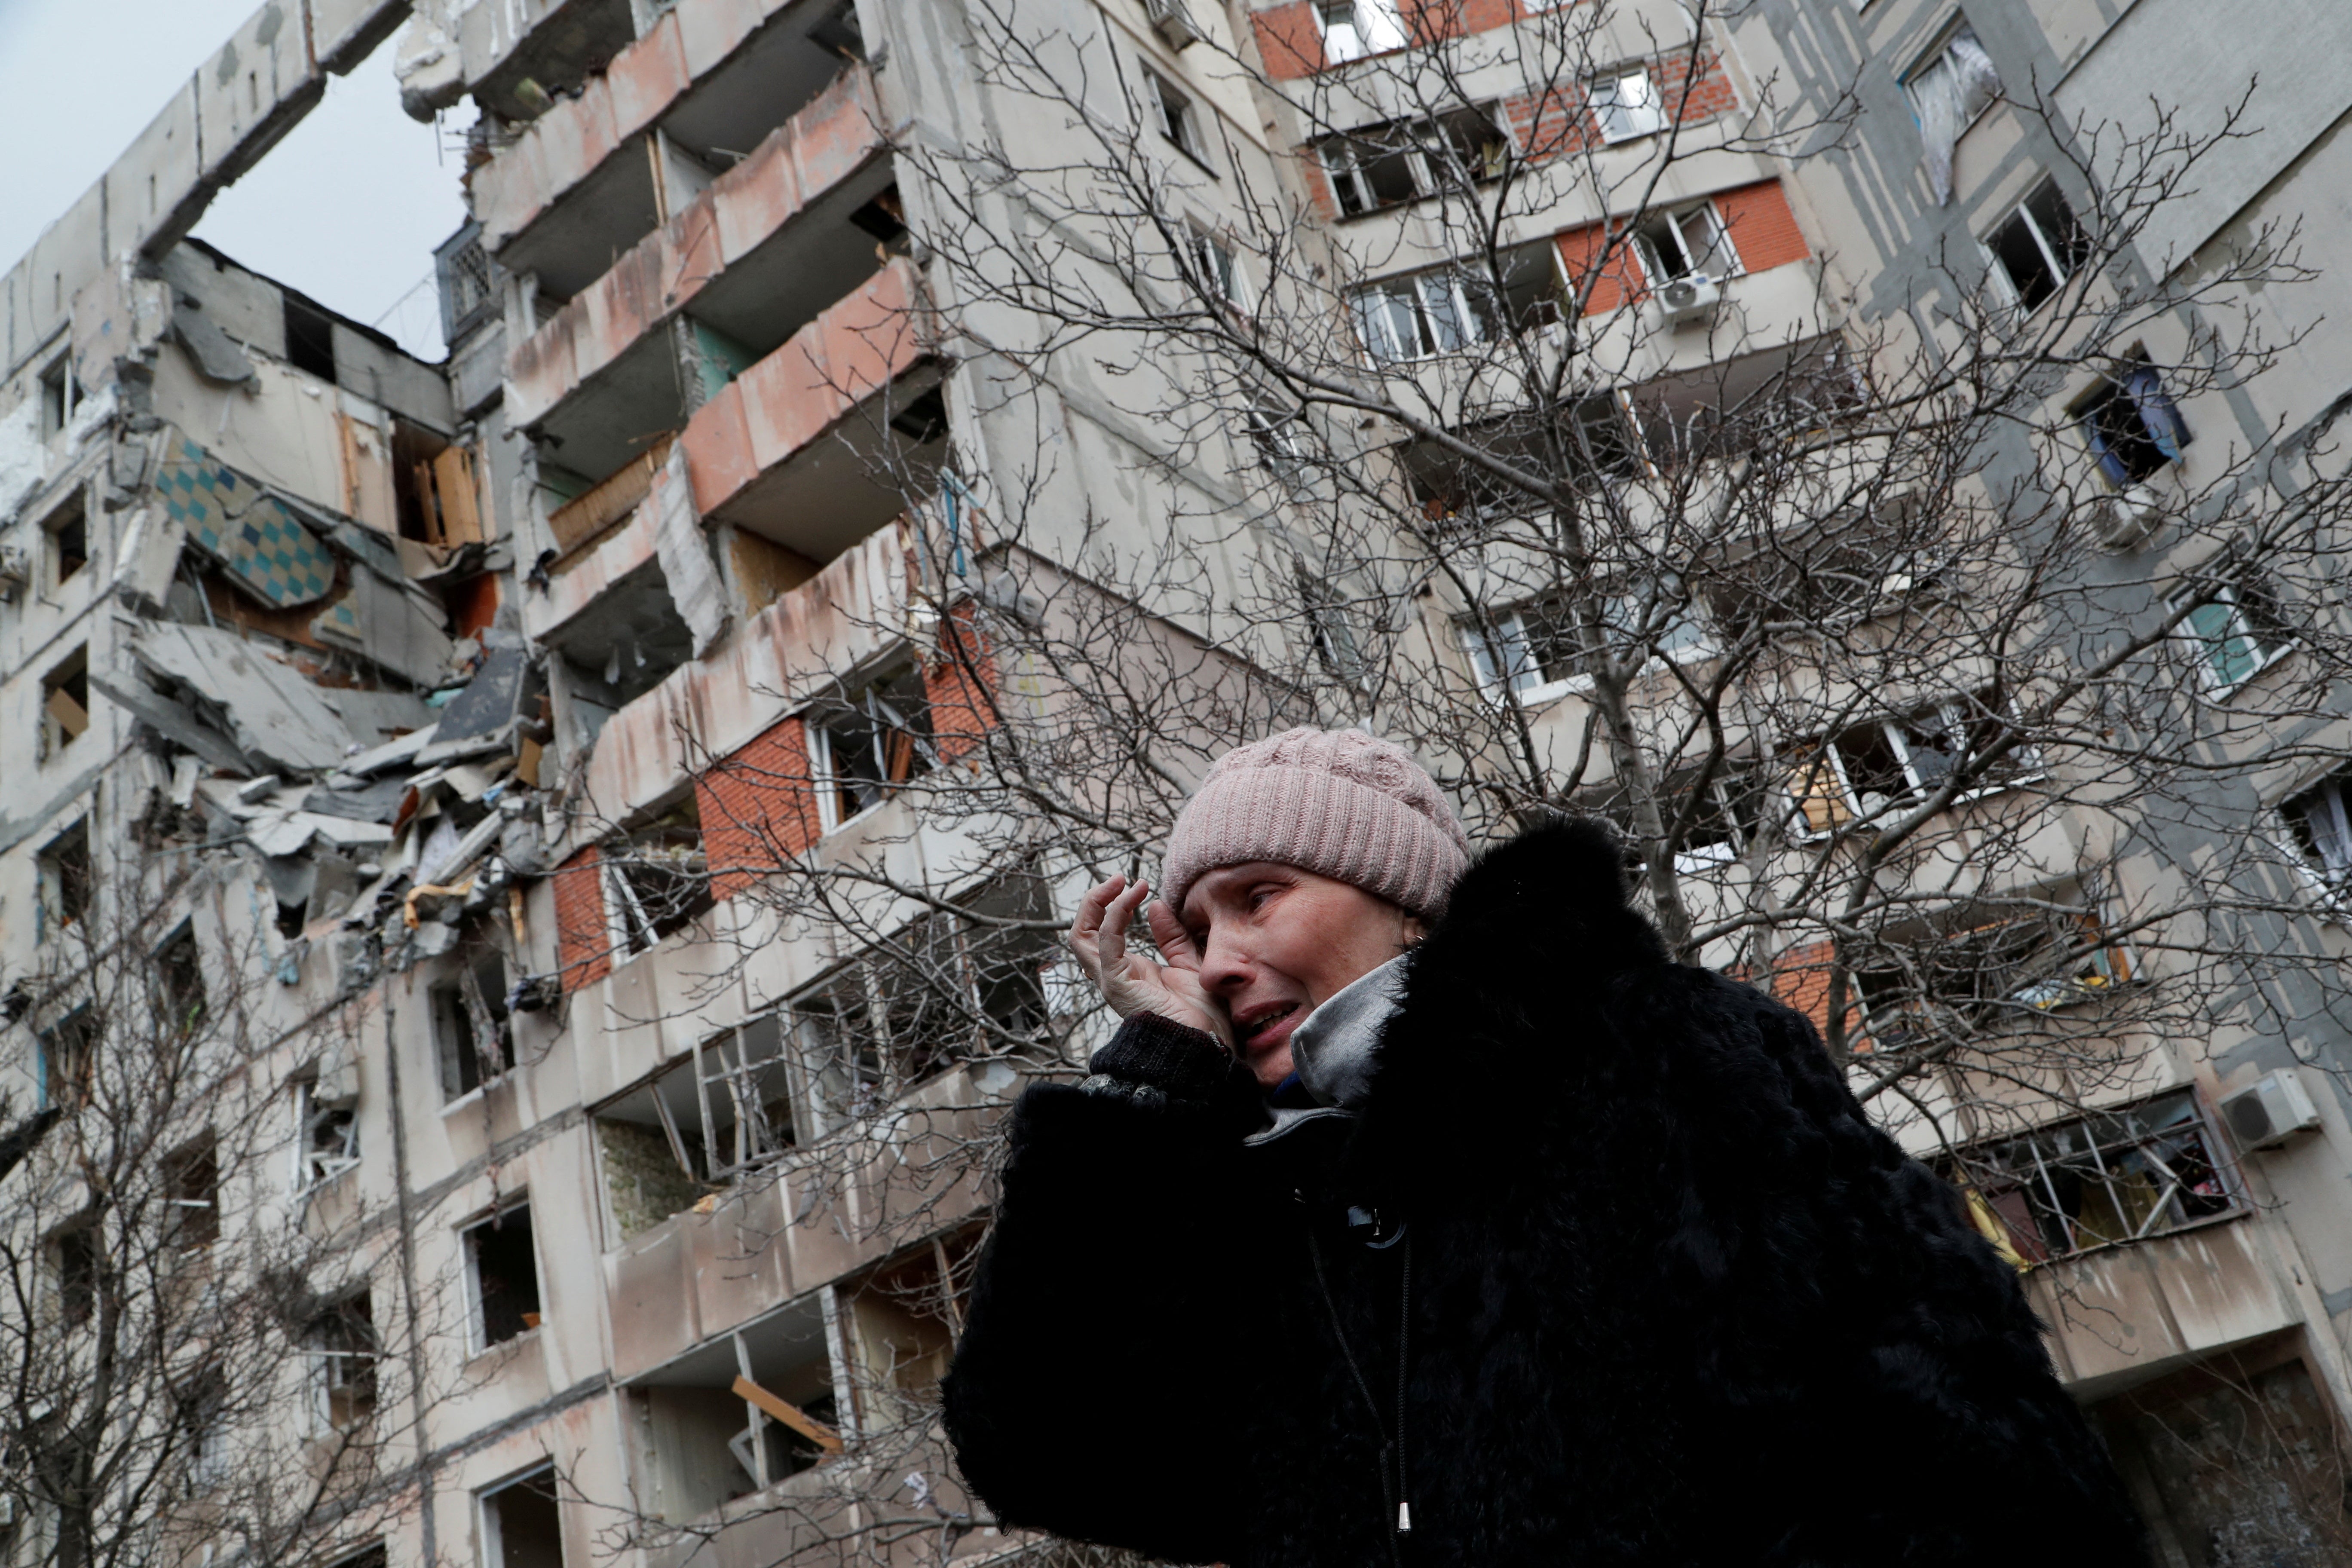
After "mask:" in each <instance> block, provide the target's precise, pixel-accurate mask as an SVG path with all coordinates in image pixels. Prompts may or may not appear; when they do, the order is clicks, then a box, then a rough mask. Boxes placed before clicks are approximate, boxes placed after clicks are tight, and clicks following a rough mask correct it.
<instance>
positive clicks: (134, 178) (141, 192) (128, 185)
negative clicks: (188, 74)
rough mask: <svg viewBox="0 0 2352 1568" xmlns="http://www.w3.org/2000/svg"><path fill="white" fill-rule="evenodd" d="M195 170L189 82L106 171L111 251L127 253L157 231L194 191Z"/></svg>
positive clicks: (192, 98) (193, 92) (191, 85)
mask: <svg viewBox="0 0 2352 1568" xmlns="http://www.w3.org/2000/svg"><path fill="white" fill-rule="evenodd" d="M199 172H200V171H199V169H198V159H197V146H196V87H195V83H194V80H191V81H189V82H188V83H187V84H186V85H184V86H183V87H182V88H181V89H180V90H178V91H177V92H174V93H173V95H172V97H171V100H169V101H168V102H166V103H165V104H164V105H163V112H162V113H160V114H158V115H156V116H155V118H154V119H153V120H152V121H149V122H148V125H147V129H146V130H144V131H142V132H140V133H139V137H138V139H137V140H136V141H134V142H131V145H130V147H129V148H128V149H127V150H125V152H124V153H123V154H122V156H121V157H120V158H117V159H116V160H115V161H114V166H113V167H112V168H110V169H109V170H107V172H106V217H107V226H108V228H109V229H110V231H111V232H110V234H109V236H108V238H109V239H110V241H111V242H112V243H113V245H114V247H115V248H116V249H117V250H127V249H129V248H130V247H132V246H134V245H139V244H142V243H144V242H145V241H146V240H148V239H149V238H151V237H152V236H154V235H155V234H156V233H158V232H159V231H161V230H162V229H163V226H164V225H165V223H166V222H167V221H168V220H169V219H170V217H171V216H172V214H173V211H174V210H175V209H176V208H177V207H178V206H179V205H180V202H181V201H182V199H183V198H184V197H185V196H186V195H187V194H188V192H189V191H191V190H192V189H194V186H195V184H196V177H197V174H198V173H199Z"/></svg>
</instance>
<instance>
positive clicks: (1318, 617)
mask: <svg viewBox="0 0 2352 1568" xmlns="http://www.w3.org/2000/svg"><path fill="white" fill-rule="evenodd" d="M1297 584H1298V599H1299V604H1300V605H1301V606H1302V607H1303V608H1304V609H1305V611H1306V612H1307V637H1308V638H1309V639H1310V640H1311V641H1312V643H1313V646H1314V649H1315V662H1316V663H1317V664H1318V665H1320V666H1321V667H1322V668H1323V673H1324V674H1326V675H1328V676H1329V677H1331V678H1332V679H1334V680H1340V681H1345V682H1347V683H1348V684H1349V685H1351V686H1352V685H1354V684H1356V683H1357V682H1359V681H1360V680H1362V679H1363V678H1364V650H1363V647H1362V645H1361V644H1360V643H1359V642H1358V641H1357V640H1356V628H1355V626H1354V624H1353V623H1352V622H1351V621H1350V619H1349V613H1348V611H1349V605H1348V599H1347V595H1345V594H1344V593H1343V592H1342V591H1341V590H1340V588H1339V585H1338V584H1335V583H1334V582H1333V581H1332V580H1331V579H1330V578H1328V577H1327V576H1323V575H1320V574H1316V573H1312V572H1304V571H1302V572H1300V573H1299V574H1297Z"/></svg>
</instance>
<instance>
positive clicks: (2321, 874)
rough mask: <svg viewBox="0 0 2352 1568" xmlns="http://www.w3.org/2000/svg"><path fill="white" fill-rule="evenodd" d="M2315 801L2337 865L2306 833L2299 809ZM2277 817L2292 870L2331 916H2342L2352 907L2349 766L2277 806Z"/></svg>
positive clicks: (2351, 785) (2351, 787) (2306, 821)
mask: <svg viewBox="0 0 2352 1568" xmlns="http://www.w3.org/2000/svg"><path fill="white" fill-rule="evenodd" d="M2314 800H2316V801H2317V803H2318V804H2320V805H2324V806H2326V808H2327V813H2328V816H2329V817H2330V818H2331V819H2332V820H2331V821H2330V823H2329V827H2330V831H2331V833H2332V836H2333V837H2334V839H2335V843H2336V851H2337V861H2336V863H2333V864H2331V863H2330V862H2329V859H2328V856H2327V846H2326V844H2325V843H2323V842H2322V841H2321V838H2320V836H2319V835H2318V834H2317V833H2316V832H2314V831H2309V830H2308V825H2309V819H2308V815H2307V813H2305V812H2304V811H2300V810H2298V806H2299V805H2301V804H2302V803H2304V802H2308V801H2314ZM2277 816H2278V818H2279V823H2280V826H2281V829H2282V832H2281V843H2282V844H2283V846H2284V847H2285V848H2286V849H2287V850H2288V852H2289V858H2290V859H2291V861H2292V863H2293V864H2294V868H2295V870H2296V871H2297V872H2298V873H2299V874H2300V875H2301V876H2302V878H2303V879H2304V880H2305V881H2306V882H2308V883H2310V884H2311V887H2312V889H2313V890H2314V891H2315V892H2316V893H2317V894H2318V895H2319V898H2320V901H2321V903H2322V905H2323V907H2324V908H2325V909H2326V911H2327V912H2328V913H2329V914H2331V915H2341V914H2342V913H2343V912H2344V911H2345V910H2346V909H2347V907H2352V765H2347V766H2344V767H2339V768H2336V770H2335V771H2333V772H2331V773H2322V774H2321V775H2320V776H2319V777H2318V778H2317V779H2315V780H2313V781H2312V782H2310V783H2308V784H2305V785H2304V786H2303V787H2302V788H2300V789H2297V790H2294V791H2293V792H2292V793H2291V794H2289V795H2287V796H2286V798H2285V799H2284V800H2282V801H2280V802H2279V804H2278V808H2277Z"/></svg>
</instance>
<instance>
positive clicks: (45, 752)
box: [41, 643, 89, 762]
mask: <svg viewBox="0 0 2352 1568" xmlns="http://www.w3.org/2000/svg"><path fill="white" fill-rule="evenodd" d="M87 729H89V644H87V643H85V644H83V645H82V646H81V647H78V648H76V649H74V650H73V652H71V653H69V654H68V655H67V656H66V657H65V658H61V659H59V660H58V662H57V663H56V664H54V665H52V666H50V668H49V670H48V673H47V674H46V675H44V676H42V677H41V759H42V760H43V761H44V762H47V761H48V760H49V759H51V758H53V757H55V756H56V755H57V754H58V752H62V751H64V750H65V749H66V748H67V747H68V746H70V745H72V744H73V743H74V742H76V741H77V740H79V739H80V738H81V732H82V731H85V730H87Z"/></svg>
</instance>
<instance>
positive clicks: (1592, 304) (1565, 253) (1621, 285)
mask: <svg viewBox="0 0 2352 1568" xmlns="http://www.w3.org/2000/svg"><path fill="white" fill-rule="evenodd" d="M1606 239H1607V231H1606V229H1605V228H1604V227H1603V226H1601V225H1600V224H1597V223H1590V224H1586V225H1585V226H1583V227H1581V228H1571V229H1570V230H1568V231H1567V232H1565V233H1564V234H1562V235H1561V236H1560V237H1559V257H1560V260H1561V261H1562V262H1563V263H1564V264H1566V266H1567V268H1568V280H1569V287H1570V288H1571V289H1583V288H1584V286H1585V275H1586V274H1588V273H1590V272H1591V271H1592V270H1593V268H1595V267H1596V266H1598V267H1599V268H1600V269H1601V276H1600V278H1599V279H1598V280H1597V281H1595V282H1594V283H1593V285H1592V292H1591V294H1590V295H1588V296H1586V298H1585V301H1584V313H1585V314H1586V315H1588V316H1597V315H1600V314H1601V312H1602V311H1604V310H1616V309H1618V308H1619V307H1620V306H1622V305H1625V304H1628V303H1631V302H1632V301H1633V300H1638V299H1640V298H1641V297H1642V293H1643V289H1646V288H1647V287H1648V286H1649V284H1648V279H1645V278H1643V275H1642V263H1641V261H1640V259H1639V258H1637V257H1636V256H1635V254H1634V250H1633V241H1632V240H1631V239H1630V238H1629V237H1626V236H1625V235H1623V234H1622V233H1621V234H1619V235H1618V237H1617V246H1616V248H1615V249H1614V250H1612V251H1610V252H1609V255H1608V258H1607V259H1606V260H1605V261H1603V260H1601V248H1602V246H1603V244H1604V243H1605V241H1606Z"/></svg>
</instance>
